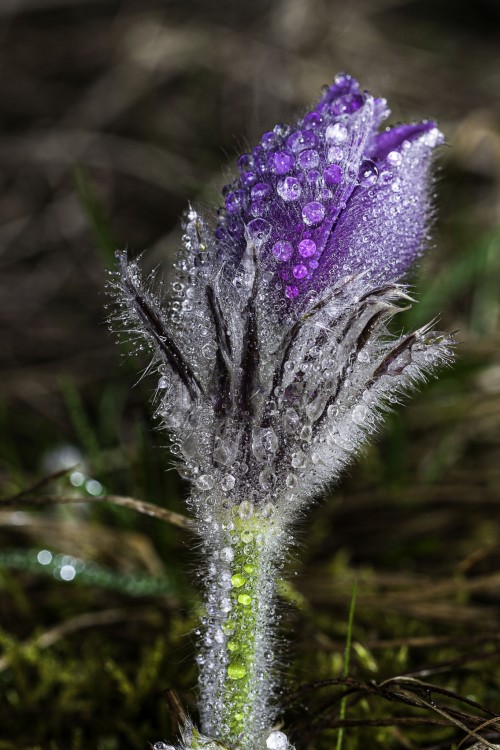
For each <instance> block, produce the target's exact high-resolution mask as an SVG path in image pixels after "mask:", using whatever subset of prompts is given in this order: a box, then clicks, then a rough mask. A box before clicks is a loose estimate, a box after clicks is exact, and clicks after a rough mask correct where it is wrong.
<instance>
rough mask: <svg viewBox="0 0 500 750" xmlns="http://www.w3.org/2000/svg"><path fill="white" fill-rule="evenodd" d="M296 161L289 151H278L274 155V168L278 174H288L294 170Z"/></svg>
mask: <svg viewBox="0 0 500 750" xmlns="http://www.w3.org/2000/svg"><path fill="white" fill-rule="evenodd" d="M294 164H295V159H294V157H293V156H292V154H289V153H288V151H277V152H276V153H275V154H274V155H273V166H274V171H275V172H276V174H286V173H287V172H290V171H291V170H292V169H293V165H294Z"/></svg>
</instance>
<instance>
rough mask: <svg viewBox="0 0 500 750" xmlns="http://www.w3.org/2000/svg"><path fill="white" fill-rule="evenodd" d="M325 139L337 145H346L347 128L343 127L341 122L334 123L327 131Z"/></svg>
mask: <svg viewBox="0 0 500 750" xmlns="http://www.w3.org/2000/svg"><path fill="white" fill-rule="evenodd" d="M325 138H326V140H327V141H331V143H335V144H337V145H338V144H339V143H344V141H345V140H346V139H347V128H346V126H345V125H342V123H341V122H336V123H332V125H329V126H328V127H327V129H326V130H325Z"/></svg>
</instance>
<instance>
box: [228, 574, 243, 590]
mask: <svg viewBox="0 0 500 750" xmlns="http://www.w3.org/2000/svg"><path fill="white" fill-rule="evenodd" d="M246 582H247V579H246V578H245V576H242V575H241V573H235V574H234V576H232V577H231V586H234V588H235V589H239V588H240V587H241V586H244V585H245V583H246Z"/></svg>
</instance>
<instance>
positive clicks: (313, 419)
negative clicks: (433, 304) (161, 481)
mask: <svg viewBox="0 0 500 750" xmlns="http://www.w3.org/2000/svg"><path fill="white" fill-rule="evenodd" d="M387 116H388V109H387V105H386V102H385V100H383V99H377V98H374V97H372V96H371V95H370V94H368V93H366V92H361V91H360V90H359V86H358V84H357V83H356V81H354V80H353V79H352V78H350V77H349V76H347V75H340V76H337V78H336V79H335V82H334V84H333V85H332V86H331V87H329V88H326V89H325V91H324V93H323V96H322V97H321V99H320V101H319V103H318V104H317V105H316V107H315V108H314V109H312V110H311V111H310V112H307V113H306V114H305V115H304V117H302V118H301V119H299V120H298V121H297V122H296V123H295V124H294V125H293V126H284V125H277V126H276V127H275V128H274V129H273V130H272V131H269V132H267V133H264V135H263V136H262V138H261V140H260V143H259V144H258V145H257V146H255V148H254V149H253V150H252V152H251V153H248V154H244V155H243V156H241V157H240V158H239V159H238V170H239V175H238V177H237V178H236V179H235V180H234V182H233V183H232V184H230V185H228V186H226V187H225V188H224V189H223V196H224V207H223V208H221V209H220V210H219V211H218V214H217V217H216V221H215V222H214V223H215V227H213V226H212V227H211V226H209V225H208V224H206V223H205V221H204V220H203V219H202V217H201V216H200V215H199V214H198V213H197V212H196V211H195V210H194V209H190V210H189V211H188V212H187V216H186V219H185V234H184V237H183V244H184V248H183V250H182V251H181V252H180V254H179V257H178V260H177V263H176V270H175V280H174V281H173V283H172V284H171V285H170V287H169V289H168V292H167V294H166V295H165V297H164V298H162V297H163V295H161V294H160V289H158V287H156V288H155V285H154V282H152V281H150V282H146V283H144V282H143V281H142V280H141V273H140V269H139V266H138V264H137V263H136V262H135V261H129V260H128V258H127V254H126V253H125V252H122V253H119V254H118V259H119V272H118V275H117V277H116V279H115V282H114V285H115V288H116V289H117V290H118V300H119V306H120V311H119V317H120V316H121V318H122V320H123V322H124V327H125V329H126V331H127V332H132V333H136V334H138V336H139V337H140V338H141V341H142V342H143V343H144V342H145V343H146V344H147V346H148V347H149V349H150V351H151V353H152V354H153V366H154V368H155V369H156V370H157V371H158V385H157V392H156V404H157V409H156V415H157V417H158V419H159V420H160V422H161V424H162V426H164V427H165V428H167V429H168V431H169V433H170V436H171V440H172V452H173V453H174V454H175V455H177V456H178V459H179V469H180V471H181V472H182V474H183V476H184V477H186V478H187V479H188V480H190V482H191V487H192V491H191V495H190V498H189V505H190V508H191V509H192V511H193V514H194V516H195V518H196V522H197V526H198V531H199V534H200V537H201V539H202V541H203V550H204V552H203V556H204V557H203V559H204V564H203V567H202V570H201V577H202V580H203V585H204V586H205V591H206V614H205V616H204V619H203V632H202V633H201V635H200V638H201V644H200V653H199V655H198V661H199V665H200V702H199V708H200V716H201V731H202V732H203V733H204V735H203V736H204V737H205V740H203V741H208V740H206V737H212V738H215V739H216V740H218V741H222V742H224V743H226V744H228V745H230V746H238V747H242V748H245V750H246V749H247V748H249V749H253V748H258V747H261V746H262V747H265V744H266V741H267V746H268V747H269V748H274V750H282V748H284V747H286V744H287V741H286V738H285V739H283V738H284V735H282V734H281V733H276V732H274V733H272V734H271V735H269V732H270V730H271V727H272V724H273V721H274V719H275V717H276V714H277V710H278V706H279V701H278V689H277V680H276V671H277V670H276V668H275V667H274V657H275V651H276V635H275V632H276V631H275V627H274V626H275V624H276V621H277V620H278V613H277V610H276V606H275V603H274V588H275V581H276V578H277V575H278V573H279V568H280V566H281V564H282V561H283V558H284V555H285V553H286V549H287V547H288V545H289V543H290V541H291V534H292V532H293V521H294V519H295V517H296V516H297V513H298V512H299V511H300V510H301V509H302V508H303V507H304V506H305V505H306V504H307V503H309V502H310V501H312V500H313V499H314V498H315V497H317V496H318V495H319V493H320V492H321V491H322V490H323V489H324V488H325V486H326V485H327V484H330V483H331V482H333V481H334V480H336V479H337V478H338V476H339V474H340V472H341V470H342V469H343V468H344V466H345V465H346V464H347V463H348V462H349V461H350V460H351V459H352V458H353V457H354V456H355V454H356V453H357V452H358V451H359V449H360V448H361V447H362V446H363V444H364V443H365V442H366V439H367V438H368V437H369V436H370V435H371V434H372V433H373V432H374V431H375V430H376V428H377V426H378V425H379V423H380V421H381V417H382V415H383V412H384V409H386V408H387V406H388V405H390V404H392V403H394V402H397V401H398V400H399V398H400V396H401V394H402V393H403V392H405V391H407V390H408V389H409V388H411V387H413V386H414V385H415V384H416V383H418V382H419V381H421V380H422V379H423V378H424V377H425V375H426V374H427V373H429V372H431V371H432V370H433V369H434V368H436V367H437V366H439V365H441V364H442V363H443V362H445V361H446V360H447V359H448V358H449V356H450V352H449V347H450V340H449V338H448V337H446V336H444V335H442V334H439V333H436V332H433V331H431V330H429V328H428V327H425V328H423V329H420V330H418V331H415V332H413V333H410V334H405V335H401V336H398V337H394V336H392V335H390V334H389V332H388V330H387V323H388V321H389V320H390V319H391V318H392V317H393V316H394V315H395V314H396V313H397V312H398V311H400V310H401V309H404V307H405V306H406V305H407V304H408V303H409V302H410V301H411V300H410V297H409V296H408V294H407V291H406V289H405V287H404V286H403V285H402V279H403V277H404V274H405V272H406V271H407V270H408V269H409V268H410V266H411V265H412V264H413V263H414V262H415V261H416V260H417V259H418V257H419V255H420V253H421V252H422V249H423V247H424V245H425V242H426V240H427V231H428V225H429V219H430V216H431V207H430V197H429V194H430V186H431V178H430V166H431V159H432V152H433V149H434V147H435V146H437V145H438V144H440V143H441V141H442V137H441V134H440V132H439V130H438V128H437V127H436V125H435V123H433V122H430V121H424V122H421V123H418V124H411V125H398V126H396V127H393V128H388V129H386V130H383V131H379V127H380V124H381V122H382V121H383V120H384V119H385V118H386V117H387ZM185 734H186V736H185V738H184V739H185V742H186V743H187V744H188V745H192V746H197V745H199V744H200V743H202V735H200V734H199V733H198V732H197V731H195V730H194V729H193V728H192V727H191V725H190V727H188V728H187V729H186V732H185ZM266 738H267V740H266ZM280 743H281V744H280Z"/></svg>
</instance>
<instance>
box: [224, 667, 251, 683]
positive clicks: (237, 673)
mask: <svg viewBox="0 0 500 750" xmlns="http://www.w3.org/2000/svg"><path fill="white" fill-rule="evenodd" d="M246 673H247V670H246V667H245V666H244V665H243V664H229V666H228V668H227V676H228V677H229V679H230V680H241V679H242V678H243V677H244V676H245V675H246Z"/></svg>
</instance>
